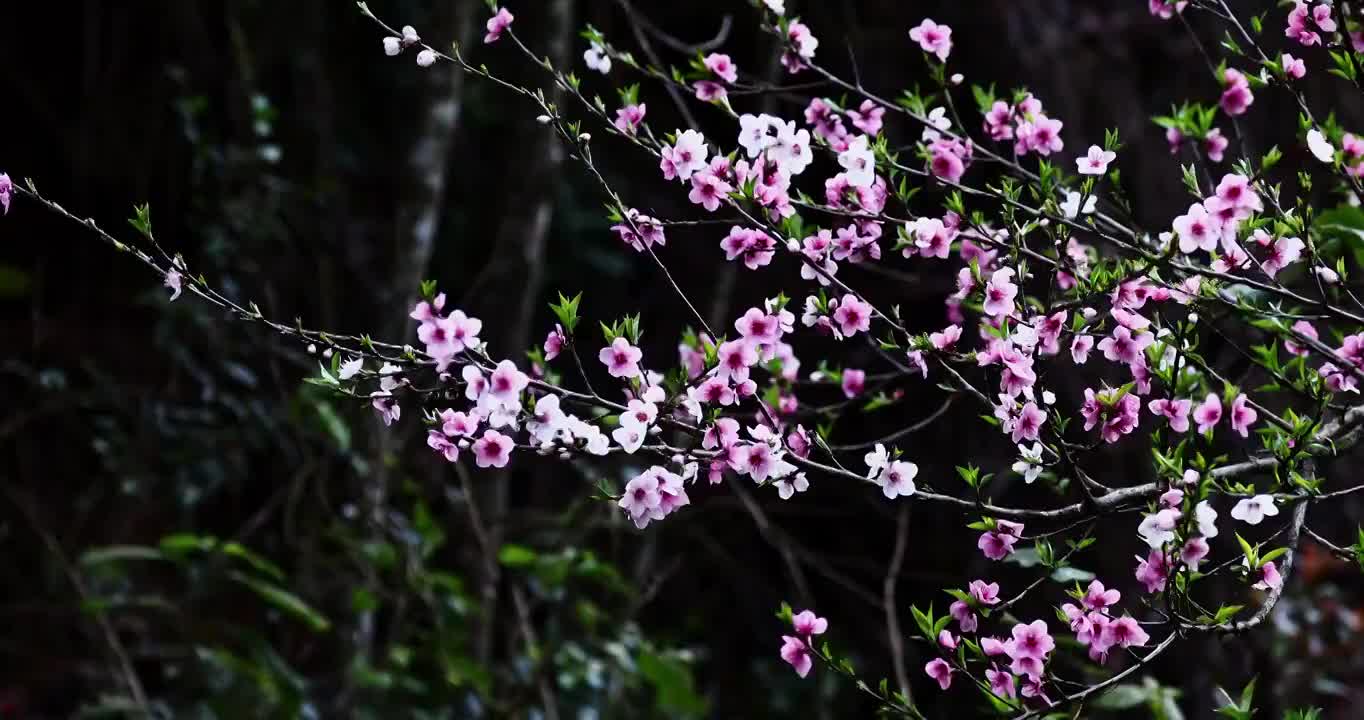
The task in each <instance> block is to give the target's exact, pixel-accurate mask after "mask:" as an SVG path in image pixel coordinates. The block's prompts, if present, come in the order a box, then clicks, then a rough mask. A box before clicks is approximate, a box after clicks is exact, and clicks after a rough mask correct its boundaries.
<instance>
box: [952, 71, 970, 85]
mask: <svg viewBox="0 0 1364 720" xmlns="http://www.w3.org/2000/svg"><path fill="white" fill-rule="evenodd" d="M950 79H951V81H952V84H953V85H960V84H961V81H963V80H965V79H966V76H965V75H962V74H961V73H952V77H951V78H950Z"/></svg>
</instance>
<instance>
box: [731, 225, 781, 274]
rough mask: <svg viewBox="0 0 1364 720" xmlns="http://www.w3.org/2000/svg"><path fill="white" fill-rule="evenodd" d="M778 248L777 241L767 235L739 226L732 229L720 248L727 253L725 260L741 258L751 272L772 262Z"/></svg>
mask: <svg viewBox="0 0 1364 720" xmlns="http://www.w3.org/2000/svg"><path fill="white" fill-rule="evenodd" d="M776 247H777V243H776V241H775V240H773V239H772V238H771V237H769V236H768V235H767V233H765V232H762V231H761V230H750V229H747V228H742V227H739V226H737V225H736V226H734V227H732V228H730V230H729V235H727V236H725V238H724V239H723V240H721V241H720V248H721V249H723V250H724V251H725V259H726V260H734V259H735V258H741V259H742V260H743V263H744V266H745V267H747V268H748V269H749V270H757V269H758V268H760V267H762V266H764V265H766V264H768V263H770V262H772V256H773V255H775V254H776Z"/></svg>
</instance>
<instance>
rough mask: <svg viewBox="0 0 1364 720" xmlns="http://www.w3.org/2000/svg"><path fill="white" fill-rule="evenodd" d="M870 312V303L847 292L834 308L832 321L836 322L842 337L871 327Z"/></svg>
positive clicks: (865, 330)
mask: <svg viewBox="0 0 1364 720" xmlns="http://www.w3.org/2000/svg"><path fill="white" fill-rule="evenodd" d="M871 313H872V309H871V305H870V304H868V303H865V302H863V301H862V300H861V298H859V297H857V296H856V295H852V294H848V295H844V296H843V298H842V299H841V300H840V301H839V303H838V309H836V310H834V322H836V323H838V330H839V332H841V333H842V334H843V335H844V337H851V336H853V335H856V334H857V333H859V332H867V331H868V330H870V329H871Z"/></svg>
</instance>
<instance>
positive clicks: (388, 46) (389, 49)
mask: <svg viewBox="0 0 1364 720" xmlns="http://www.w3.org/2000/svg"><path fill="white" fill-rule="evenodd" d="M402 51H403V41H402V40H400V39H398V38H395V37H386V38H384V54H385V55H387V56H389V57H393V56H394V55H397V54H398V53H400V52H402Z"/></svg>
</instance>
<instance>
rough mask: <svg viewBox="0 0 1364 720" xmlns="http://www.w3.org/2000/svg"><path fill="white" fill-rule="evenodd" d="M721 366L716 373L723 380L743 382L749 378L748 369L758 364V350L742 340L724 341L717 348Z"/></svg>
mask: <svg viewBox="0 0 1364 720" xmlns="http://www.w3.org/2000/svg"><path fill="white" fill-rule="evenodd" d="M716 356H717V358H718V360H719V366H718V367H717V368H716V375H717V377H719V378H720V379H721V380H731V381H733V382H736V383H741V382H743V381H745V380H747V379H748V369H749V368H751V367H753V366H754V365H757V364H758V351H757V349H756V348H754V347H753V346H752V345H751V344H749V343H746V342H743V341H742V340H730V341H728V342H725V343H722V344H721V345H720V347H719V348H718V349H717V350H716Z"/></svg>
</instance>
